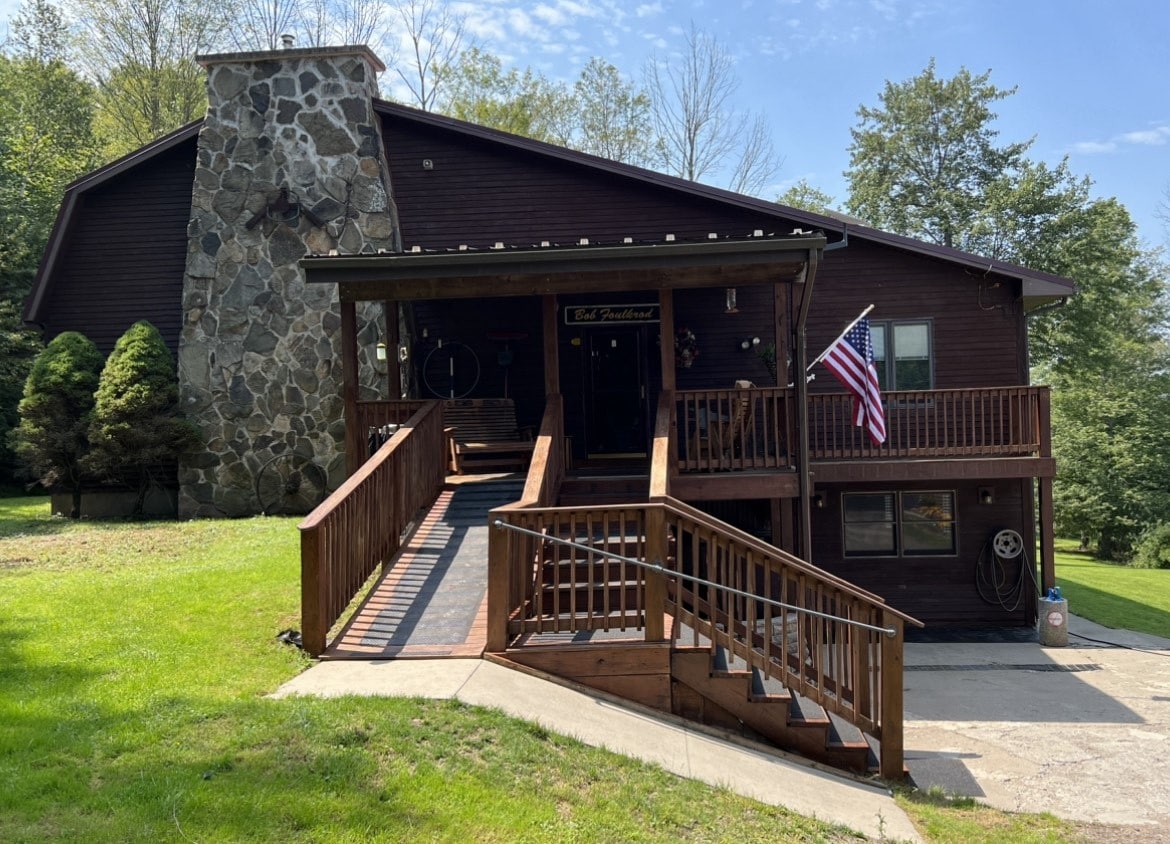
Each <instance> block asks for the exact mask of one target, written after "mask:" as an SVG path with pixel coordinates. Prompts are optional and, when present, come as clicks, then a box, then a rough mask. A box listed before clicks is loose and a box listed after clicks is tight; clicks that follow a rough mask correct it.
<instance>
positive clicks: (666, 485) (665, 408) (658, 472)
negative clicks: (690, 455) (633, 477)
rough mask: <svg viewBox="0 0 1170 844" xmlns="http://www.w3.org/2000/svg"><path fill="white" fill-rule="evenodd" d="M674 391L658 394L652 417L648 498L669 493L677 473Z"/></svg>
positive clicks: (652, 498)
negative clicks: (652, 429) (656, 411)
mask: <svg viewBox="0 0 1170 844" xmlns="http://www.w3.org/2000/svg"><path fill="white" fill-rule="evenodd" d="M675 419H676V417H675V398H674V393H672V392H670V391H667V390H664V391H663V392H662V393H661V394H659V396H658V413H657V414H656V415H655V417H654V442H653V445H652V447H651V451H650V499H651V500H654V499H655V498H659V497H661V496H663V495H669V494H670V482H671V481H672V480H673V479H674V478H675V477H676V476H677V475H678V460H677V459H676V458H675V454H677V453H678V451H677V445H676V443H677V438H676V431H677V426H676V425H675Z"/></svg>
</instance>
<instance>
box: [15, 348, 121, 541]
mask: <svg viewBox="0 0 1170 844" xmlns="http://www.w3.org/2000/svg"><path fill="white" fill-rule="evenodd" d="M101 371H102V353H101V352H99V351H98V348H97V346H95V345H94V344H93V343H92V342H91V341H90V340H89V339H88V338H86V337H85V336H84V335H82V334H78V333H77V332H76V331H66V332H65V333H63V334H58V335H57V336H56V337H55V338H53V341H52V342H51V343H49V345H48V346H46V347H45V349H44V351H42V352H41V353H40V354H39V355H37V359H36V360H35V361H34V362H33V366H32V370H31V371H30V372H29V374H28V379H27V380H26V381H25V383H24V397H23V398H22V399H21V400H20V408H19V409H20V424H18V425H17V426H16V428H14V429H13V431H12V434H11V436H10V438H9V441H10V442H11V444H12V449H13V451H15V452H16V457H17V459H18V460H19V461H20V463H21V465H22V466H23V467H24V469H25V470H26V471H27V472H28V474H29V475H30V476H31V477H33V478H36V479H37V480H38V481H40V482H41V483H42V484H43V485H44V486H46V487H50V488H53V487H56V488H60V489H67V490H70V491H71V492H72V493H73V508H72V511H71V512H70V515H71V516H72V517H73V518H77V517H78V516H79V515H80V514H81V487H82V483H83V481H84V480H85V466H84V463H83V458H84V456H85V454H86V452H87V450H88V448H89V437H88V432H89V426H90V424H91V422H92V417H93V408H94V390H95V389H97V386H98V378H99V374H100V373H101Z"/></svg>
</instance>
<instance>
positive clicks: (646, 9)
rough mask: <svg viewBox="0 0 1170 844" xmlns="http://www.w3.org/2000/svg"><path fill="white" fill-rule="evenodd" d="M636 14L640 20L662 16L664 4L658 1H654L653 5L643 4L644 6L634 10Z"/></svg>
mask: <svg viewBox="0 0 1170 844" xmlns="http://www.w3.org/2000/svg"><path fill="white" fill-rule="evenodd" d="M634 14H635V15H637V16H638V17H640V18H648V17H650V16H651V15H660V14H662V3H660V2H659V1H658V0H654V2H653V3H643V4H642V5H640V6H638V8H636V9H634Z"/></svg>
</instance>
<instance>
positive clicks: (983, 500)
mask: <svg viewBox="0 0 1170 844" xmlns="http://www.w3.org/2000/svg"><path fill="white" fill-rule="evenodd" d="M979 503H980V504H994V503H995V490H993V489H992V488H991V487H989V486H981V487H979Z"/></svg>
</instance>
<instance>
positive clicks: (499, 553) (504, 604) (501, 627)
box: [484, 513, 513, 654]
mask: <svg viewBox="0 0 1170 844" xmlns="http://www.w3.org/2000/svg"><path fill="white" fill-rule="evenodd" d="M491 518H492V519H493V521H494V519H495V514H494V513H493V514H491ZM488 531H489V532H488V582H487V637H486V638H487V643H486V645H485V646H484V650H485V651H487V652H488V653H493V654H499V653H503V652H504V651H506V650H507V649H508V616H509V615H511V613H512V606H511V603H512V602H511V595H510V593H511V578H510V577H509V566H510V563H511V556H512V541H513V535H512V531H510V530H508V529H507V528H503V527H495V526H494V525H493V526H492V527H491V528H489V529H488Z"/></svg>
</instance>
